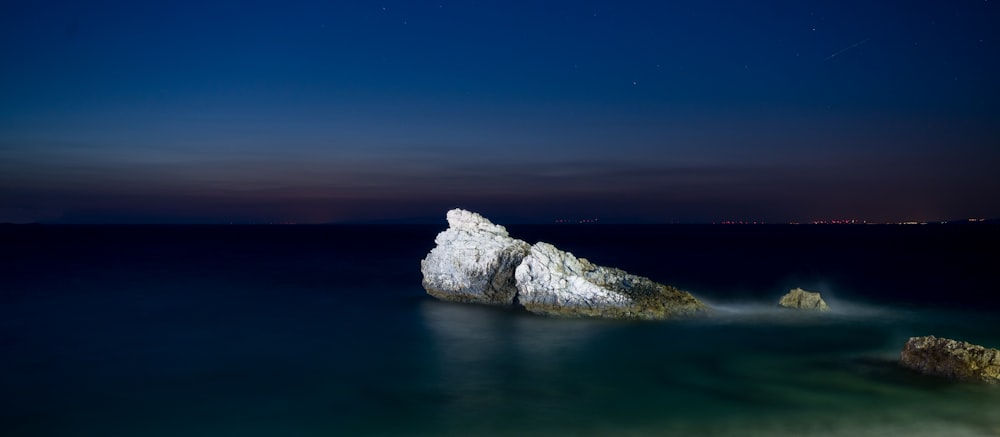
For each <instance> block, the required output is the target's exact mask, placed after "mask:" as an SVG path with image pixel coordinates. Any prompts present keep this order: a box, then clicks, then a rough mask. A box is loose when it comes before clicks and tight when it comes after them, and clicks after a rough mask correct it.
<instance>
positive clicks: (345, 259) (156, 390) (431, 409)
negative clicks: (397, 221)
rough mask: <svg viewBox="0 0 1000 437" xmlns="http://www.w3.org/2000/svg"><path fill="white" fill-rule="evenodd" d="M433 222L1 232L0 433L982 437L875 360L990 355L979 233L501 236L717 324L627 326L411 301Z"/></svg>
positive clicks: (936, 396) (870, 229)
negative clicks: (609, 270)
mask: <svg viewBox="0 0 1000 437" xmlns="http://www.w3.org/2000/svg"><path fill="white" fill-rule="evenodd" d="M442 228H443V226H294V227H277V226H275V227H249V226H247V227H243V226H236V227H233V226H8V227H2V228H0V256H2V258H0V263H2V264H0V293H2V294H0V434H2V435H11V436H48V435H58V436H135V435H150V436H181V435H183V436H191V435H213V436H218V435H232V436H256V435H259V436H265V435H266V436H272V435H303V436H334V435H470V434H471V435H556V434H560V435H562V434H566V433H570V434H575V435H607V434H616V435H719V436H729V435H732V436H746V435H845V436H846V435H955V436H962V435H972V436H991V435H993V436H996V435H1000V390H997V389H996V388H994V387H983V386H979V385H974V384H962V383H952V382H947V381H941V380H938V379H934V378H928V377H923V376H919V375H914V374H912V373H910V372H908V371H905V370H902V369H900V368H898V367H897V366H896V364H895V360H896V359H897V358H898V354H899V350H900V349H901V347H902V344H903V343H904V342H905V341H906V339H907V338H908V337H910V336H915V335H927V334H935V335H939V336H950V337H955V338H959V339H963V340H968V341H973V342H977V343H980V344H984V345H988V346H992V347H1000V308H998V304H1000V290H998V285H997V284H1000V273H998V269H997V268H996V266H997V265H998V263H997V261H1000V256H998V254H997V251H996V250H995V248H996V247H997V246H998V245H997V243H1000V232H998V229H996V228H994V227H991V226H936V227H935V226H916V227H882V226H857V227H855V226H843V227H822V226H803V227H794V226H763V227H760V226H757V227H721V226H608V225H600V226H512V227H510V229H511V232H512V234H513V235H514V236H516V237H519V238H523V239H525V240H528V241H530V242H534V241H538V240H545V241H549V242H552V243H554V244H557V245H558V246H560V247H563V248H566V249H568V250H571V251H573V252H574V253H575V254H577V255H578V256H583V257H587V258H589V259H591V260H592V261H594V262H597V263H600V264H605V265H613V266H617V267H622V268H625V269H627V270H629V271H631V272H634V273H637V274H642V275H646V276H650V277H652V278H653V279H656V280H659V281H661V282H665V283H670V284H674V285H677V286H680V287H681V288H685V289H688V290H690V291H692V292H693V293H694V294H696V295H697V296H699V297H701V298H703V299H705V300H706V301H709V302H711V303H713V305H715V306H716V307H717V313H718V316H717V317H714V318H712V319H709V320H700V321H684V322H647V323H640V322H625V321H602V320H575V319H574V320H565V319H551V318H545V317H537V316H532V315H529V314H524V313H519V312H516V311H508V310H504V309H497V308H488V307H480V306H470V305H457V304H449V303H443V302H438V301H435V300H433V299H432V298H430V297H428V296H426V295H425V294H424V293H423V290H422V289H421V287H420V272H419V260H420V259H421V258H422V257H423V255H424V254H425V253H426V252H427V251H428V250H430V248H431V247H432V246H433V238H434V235H435V234H436V233H437V232H439V231H441V230H442ZM796 286H801V287H803V288H806V289H812V290H817V291H821V292H823V293H824V296H827V297H828V301H829V302H830V304H831V306H833V307H834V311H833V312H832V313H831V314H822V315H817V314H801V313H796V312H790V311H779V310H777V309H775V308H774V307H773V305H772V303H773V302H775V301H776V300H777V298H778V297H780V295H781V294H783V293H784V292H785V291H787V289H789V288H792V287H796Z"/></svg>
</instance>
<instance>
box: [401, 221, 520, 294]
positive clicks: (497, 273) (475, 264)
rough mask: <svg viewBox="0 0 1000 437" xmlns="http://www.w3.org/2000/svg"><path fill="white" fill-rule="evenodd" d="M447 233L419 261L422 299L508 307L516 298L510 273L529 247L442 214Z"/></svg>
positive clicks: (498, 229)
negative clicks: (446, 221)
mask: <svg viewBox="0 0 1000 437" xmlns="http://www.w3.org/2000/svg"><path fill="white" fill-rule="evenodd" d="M447 217H448V229H446V230H445V231H444V232H441V233H440V234H438V236H437V238H435V239H434V242H435V243H437V246H436V247H435V248H434V249H432V250H431V251H430V253H428V254H427V257H426V258H424V259H423V260H421V261H420V271H421V272H422V273H423V275H424V279H423V286H424V289H425V290H427V294H430V295H431V296H434V297H436V298H438V299H441V300H447V301H454V302H469V303H483V304H492V305H512V304H513V302H514V298H515V296H516V295H517V287H516V286H515V284H514V269H515V268H517V266H518V265H519V264H520V263H521V260H522V259H523V258H524V257H525V256H526V255H527V254H528V251H529V249H530V246H529V245H528V243H525V242H524V241H521V240H517V239H514V238H511V237H510V236H509V235H508V234H507V229H505V228H504V227H503V226H500V225H495V224H493V223H491V222H490V221H489V220H486V219H485V218H483V217H482V216H480V215H479V214H476V213H473V212H469V211H464V210H460V209H453V210H451V211H448V215H447Z"/></svg>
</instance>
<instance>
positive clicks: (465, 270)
mask: <svg viewBox="0 0 1000 437" xmlns="http://www.w3.org/2000/svg"><path fill="white" fill-rule="evenodd" d="M434 242H435V243H437V246H436V247H435V248H434V249H432V250H431V251H430V253H428V254H427V257H426V258H424V259H423V260H421V261H420V270H421V273H423V276H424V279H423V286H424V289H425V290H427V293H428V294H430V295H431V296H434V297H436V298H438V299H441V300H447V301H454V302H470V303H482V304H491V305H502V306H518V305H520V306H523V307H524V308H525V309H526V310H528V311H530V312H533V313H537V314H547V315H560V316H575V317H581V316H583V317H613V318H636V319H667V318H678V317H689V316H695V315H699V314H703V313H706V312H707V311H708V307H707V306H706V305H705V304H703V303H701V302H700V301H698V300H697V299H695V298H694V296H692V295H691V294H690V293H687V292H684V291H680V290H678V289H676V288H673V287H669V286H666V285H662V284H658V283H656V282H653V281H651V280H649V279H647V278H643V277H641V276H635V275H630V274H628V273H626V272H624V271H622V270H619V269H615V268H609V267H601V266H596V265H594V264H591V263H590V262H588V261H587V260H585V259H578V258H576V257H575V256H573V254H571V253H568V252H563V251H561V250H559V249H556V248H555V247H554V246H552V245H551V244H547V243H538V244H536V245H534V246H530V245H528V243H526V242H524V241H521V240H517V239H514V238H511V237H510V236H509V235H508V234H507V230H506V229H505V228H504V227H503V226H499V225H495V224H493V223H491V222H490V221H489V220H487V219H485V218H483V217H482V216H480V215H479V214H476V213H472V212H469V211H464V210H460V209H453V210H451V211H448V229H446V230H445V231H444V232H441V233H440V234H438V236H437V238H435V240H434Z"/></svg>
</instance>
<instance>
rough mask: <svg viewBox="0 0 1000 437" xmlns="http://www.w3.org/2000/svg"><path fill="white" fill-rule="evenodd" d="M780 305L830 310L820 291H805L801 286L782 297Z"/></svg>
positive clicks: (799, 308) (801, 308) (802, 308)
mask: <svg viewBox="0 0 1000 437" xmlns="http://www.w3.org/2000/svg"><path fill="white" fill-rule="evenodd" d="M778 305H779V306H783V307H785V308H794V309H798V310H811V311H830V306H829V305H827V304H826V301H824V300H823V297H822V296H820V294H819V293H815V292H812V291H805V290H803V289H801V288H794V289H792V290H790V291H789V292H788V293H787V294H785V295H784V296H782V297H781V300H779V301H778Z"/></svg>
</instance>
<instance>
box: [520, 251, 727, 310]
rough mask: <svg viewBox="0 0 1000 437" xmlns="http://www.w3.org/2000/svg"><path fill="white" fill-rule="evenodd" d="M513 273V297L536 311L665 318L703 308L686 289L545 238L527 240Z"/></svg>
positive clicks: (528, 308)
mask: <svg viewBox="0 0 1000 437" xmlns="http://www.w3.org/2000/svg"><path fill="white" fill-rule="evenodd" d="M514 277H515V279H516V283H517V289H518V301H519V302H520V304H521V305H522V306H524V308H525V309H526V310H528V311H530V312H533V313H537V314H546V315H558V316H587V317H611V318H632V319H669V318H678V317H690V316H695V315H699V314H703V313H705V312H707V311H708V307H707V306H706V305H705V304H703V303H702V302H700V301H698V300H697V299H695V297H694V296H692V295H691V293H688V292H686V291H681V290H678V289H676V288H674V287H670V286H667V285H663V284H659V283H656V282H653V281H652V280H650V279H648V278H644V277H642V276H636V275H632V274H629V273H626V272H625V271H623V270H620V269H616V268H610V267H602V266H598V265H594V264H592V263H591V262H589V261H587V260H586V259H581V258H577V257H575V256H573V254H572V253H569V252H564V251H561V250H559V249H557V248H556V247H555V246H553V245H551V244H548V243H537V244H535V245H534V246H532V247H531V253H530V254H529V255H528V256H526V257H525V258H524V260H523V261H521V265H520V266H518V267H517V270H515V272H514Z"/></svg>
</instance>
